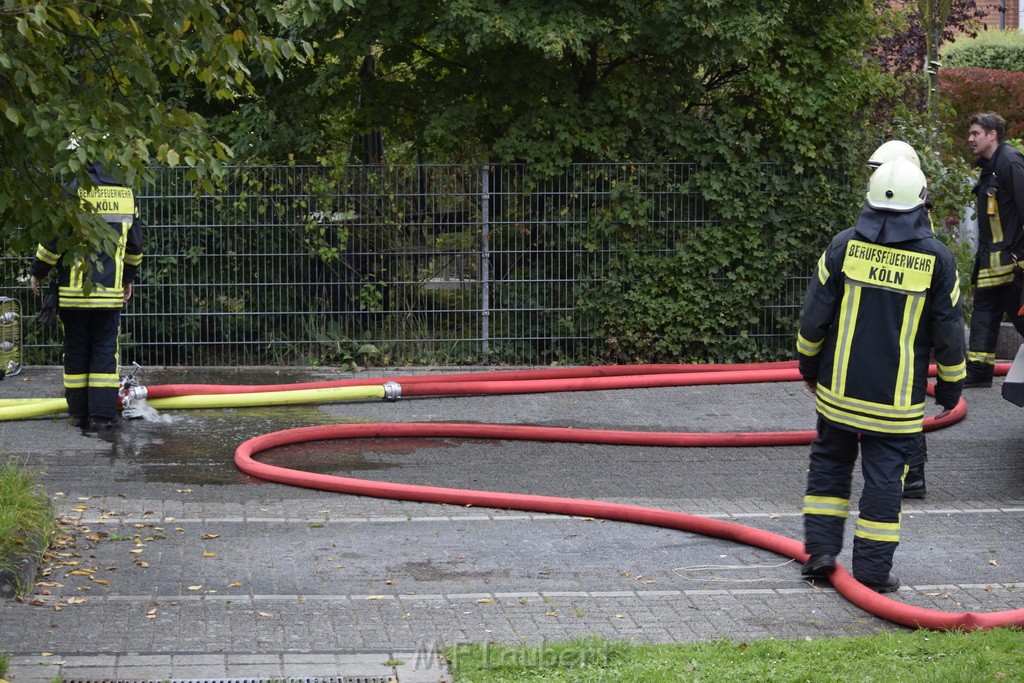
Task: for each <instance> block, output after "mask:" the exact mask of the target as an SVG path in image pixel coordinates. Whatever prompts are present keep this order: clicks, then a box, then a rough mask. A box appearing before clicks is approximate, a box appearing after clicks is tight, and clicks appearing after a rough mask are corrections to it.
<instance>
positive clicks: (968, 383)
mask: <svg viewBox="0 0 1024 683" xmlns="http://www.w3.org/2000/svg"><path fill="white" fill-rule="evenodd" d="M994 371H995V367H994V366H991V365H987V364H986V363H977V362H973V363H967V378H966V379H964V389H987V388H988V387H991V386H992V375H993V374H994Z"/></svg>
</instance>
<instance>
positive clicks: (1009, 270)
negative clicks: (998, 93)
mask: <svg viewBox="0 0 1024 683" xmlns="http://www.w3.org/2000/svg"><path fill="white" fill-rule="evenodd" d="M970 126H971V128H970V132H969V133H968V136H967V141H968V143H969V144H970V146H971V151H972V152H974V153H975V154H977V155H978V160H977V161H976V162H975V165H976V166H978V167H980V168H981V176H980V178H979V179H978V184H977V185H975V186H974V193H975V194H976V195H977V208H978V253H977V255H976V257H975V260H974V271H973V272H972V273H971V283H972V284H973V285H974V286H975V289H974V307H973V309H972V311H971V334H970V340H969V342H968V346H967V381H966V382H965V383H964V386H965V387H990V386H992V374H993V370H994V369H995V363H996V354H995V351H996V344H997V343H998V341H999V327H1000V324H1001V323H1002V322H1003V315H1004V314H1005V315H1006V316H1008V317H1009V319H1010V321H1011V322H1012V323H1013V324H1014V326H1015V327H1016V328H1017V331H1018V332H1020V333H1021V334H1024V317H1021V315H1020V314H1019V311H1020V308H1021V286H1022V282H1024V280H1022V278H1024V276H1022V274H1021V270H1020V268H1019V267H1018V265H1017V262H1018V261H1020V259H1021V258H1024V154H1021V152H1020V151H1018V150H1017V149H1016V148H1014V147H1011V146H1010V145H1008V144H1006V142H1005V141H1004V138H1005V136H1006V121H1005V120H1003V117H1001V116H999V115H998V114H993V113H991V112H989V113H987V114H975V115H974V116H972V117H971V122H970Z"/></svg>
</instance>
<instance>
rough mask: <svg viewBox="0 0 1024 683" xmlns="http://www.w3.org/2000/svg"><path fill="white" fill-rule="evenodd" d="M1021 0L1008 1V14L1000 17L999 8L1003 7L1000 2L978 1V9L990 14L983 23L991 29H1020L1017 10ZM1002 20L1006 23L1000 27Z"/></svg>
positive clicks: (996, 0)
mask: <svg viewBox="0 0 1024 683" xmlns="http://www.w3.org/2000/svg"><path fill="white" fill-rule="evenodd" d="M1020 3H1021V0H1006V3H1005V7H1006V12H1005V13H1002V16H1000V14H1001V13H1000V11H999V8H1000V7H1001V6H1002V5H1001V4H1000V2H999V0H978V8H979V9H981V10H983V11H985V12H988V16H987V17H985V18H984V19H982V20H981V21H982V23H983V24H985V25H986V26H988V27H989V28H994V29H998V28H1005V29H1011V28H1019V25H1018V21H1017V19H1018V14H1017V8H1018V7H1020ZM1000 20H1002V21H1003V22H1004V23H1003V24H1002V26H1000V23H999V22H1000Z"/></svg>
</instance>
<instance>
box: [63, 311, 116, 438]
mask: <svg viewBox="0 0 1024 683" xmlns="http://www.w3.org/2000/svg"><path fill="white" fill-rule="evenodd" d="M60 320H61V324H62V325H63V327H64V396H65V397H66V398H67V401H68V414H69V415H71V417H73V418H76V419H81V418H90V417H92V418H96V419H98V420H111V419H113V418H114V417H115V416H116V415H117V390H118V376H117V365H118V358H117V334H118V327H119V326H120V323H121V310H120V309H104V308H98V309H82V308H61V309H60Z"/></svg>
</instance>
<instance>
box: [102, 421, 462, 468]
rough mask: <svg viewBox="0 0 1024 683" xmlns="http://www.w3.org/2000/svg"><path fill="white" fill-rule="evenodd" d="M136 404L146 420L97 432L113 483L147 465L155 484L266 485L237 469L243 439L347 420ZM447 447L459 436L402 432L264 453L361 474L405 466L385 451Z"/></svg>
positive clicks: (266, 457) (263, 457)
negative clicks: (106, 449)
mask: <svg viewBox="0 0 1024 683" xmlns="http://www.w3.org/2000/svg"><path fill="white" fill-rule="evenodd" d="M137 407H138V408H140V409H141V413H142V414H143V415H144V417H143V418H141V419H133V420H126V421H124V423H123V424H122V425H121V426H120V427H119V428H118V429H117V430H115V431H114V432H113V433H111V434H104V435H101V436H99V437H97V438H102V439H103V440H104V441H107V442H108V443H110V445H111V451H110V456H109V457H110V466H111V470H112V471H113V472H115V478H114V480H115V481H128V480H137V478H138V473H139V472H140V471H141V473H142V477H143V479H144V480H145V481H147V482H151V483H152V482H173V483H178V484H192V485H197V486H198V485H211V484H213V485H216V484H260V483H264V482H263V481H262V480H260V479H256V478H255V477H250V476H248V475H246V474H244V473H243V472H241V471H240V470H238V468H236V467H235V463H234V454H235V449H236V448H237V447H238V445H239V444H241V443H242V442H243V441H246V440H248V439H251V438H253V437H255V436H259V435H261V434H266V433H269V432H275V431H280V430H282V429H291V428H294V427H306V426H311V425H330V424H338V423H344V422H345V420H343V419H341V420H339V419H338V418H336V417H334V416H330V415H327V414H326V413H324V412H322V411H320V410H319V409H318V407H317V406H315V405H298V406H270V407H258V408H232V409H216V410H178V411H157V410H155V409H153V408H152V407H151V406H149V405H148V404H145V403H143V404H140V405H138V406H137ZM446 445H449V446H450V445H454V442H452V441H446V440H439V439H397V438H396V439H353V440H329V441H312V442H306V443H300V444H295V445H289V446H282V447H279V448H275V449H273V450H271V451H267V452H264V453H261V454H260V455H259V459H260V461H261V462H266V463H268V464H271V465H279V466H282V467H289V468H293V469H298V470H302V471H306V472H315V473H319V474H336V475H341V476H357V477H358V476H360V474H359V473H360V472H367V471H374V470H388V469H394V468H399V467H402V464H401V463H400V462H395V461H392V460H388V459H382V458H381V456H382V455H383V456H384V457H385V458H386V456H387V455H394V456H399V455H407V454H409V453H411V452H413V451H415V450H416V449H418V448H421V447H424V446H430V447H432V448H439V447H444V446H446ZM129 471H130V473H129Z"/></svg>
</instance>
